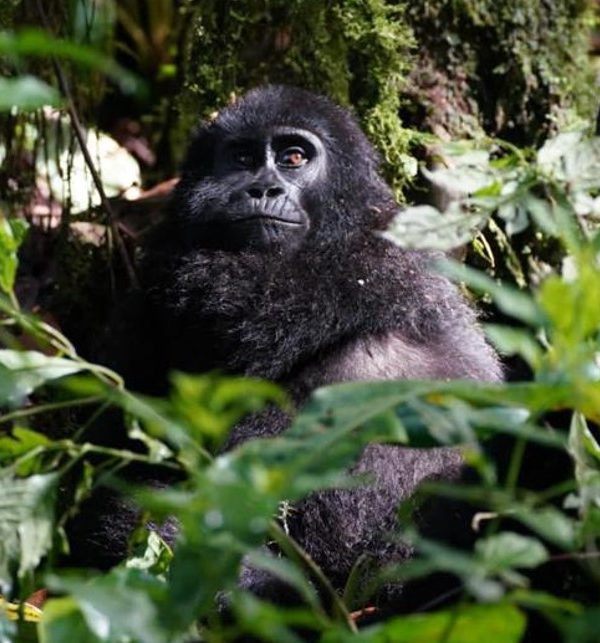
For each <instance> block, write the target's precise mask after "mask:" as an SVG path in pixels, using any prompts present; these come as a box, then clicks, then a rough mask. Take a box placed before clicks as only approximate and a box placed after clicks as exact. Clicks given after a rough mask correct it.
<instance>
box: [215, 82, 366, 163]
mask: <svg viewBox="0 0 600 643" xmlns="http://www.w3.org/2000/svg"><path fill="white" fill-rule="evenodd" d="M213 125H214V126H215V128H216V129H219V130H220V131H221V132H222V133H223V134H225V135H240V134H241V135H244V136H245V135H246V134H247V133H251V134H252V135H253V136H257V134H259V135H263V136H264V135H266V134H268V132H269V131H270V130H272V129H273V128H274V127H281V128H284V127H290V128H298V129H303V130H307V131H309V132H311V133H313V134H314V135H315V136H318V137H319V138H320V139H321V140H322V141H323V142H325V143H328V142H329V143H332V144H335V143H340V144H342V145H343V144H345V143H347V142H348V141H351V142H352V144H353V145H354V146H360V147H364V148H365V149H368V150H372V148H371V145H370V144H369V142H368V141H367V139H366V137H365V136H364V134H363V132H362V130H361V129H360V127H359V126H358V124H357V123H356V121H355V119H354V117H353V116H352V115H351V114H350V113H349V112H348V111H347V110H345V109H342V108H340V107H338V106H337V105H335V104H334V103H332V102H331V101H330V100H329V99H327V98H325V97H324V96H319V95H317V94H313V93H311V92H308V91H306V90H303V89H299V88H296V87H286V86H282V85H270V86H267V87H263V88H260V89H256V90H252V91H250V92H248V93H247V94H245V95H244V96H243V97H241V98H240V99H238V100H237V101H236V102H235V103H233V104H232V105H230V106H228V107H226V108H225V109H223V110H222V111H221V112H220V113H219V115H218V116H217V118H216V120H215V121H214V123H213Z"/></svg>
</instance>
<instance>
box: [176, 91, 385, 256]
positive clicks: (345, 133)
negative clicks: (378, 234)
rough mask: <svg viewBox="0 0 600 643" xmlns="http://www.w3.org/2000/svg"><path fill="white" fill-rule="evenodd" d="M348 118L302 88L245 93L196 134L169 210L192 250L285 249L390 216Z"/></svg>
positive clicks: (369, 156)
mask: <svg viewBox="0 0 600 643" xmlns="http://www.w3.org/2000/svg"><path fill="white" fill-rule="evenodd" d="M378 165H379V157H378V155H377V153H376V152H375V151H374V149H373V147H372V146H371V144H370V143H369V141H368V140H367V138H366V137H365V135H364V134H363V133H362V131H361V129H360V127H359V126H358V124H357V122H356V120H355V119H354V117H353V116H352V115H351V114H350V113H349V112H347V111H346V110H344V109H342V108H340V107H337V106H336V105H334V104H333V103H331V102H330V101H329V100H327V99H326V98H323V97H322V96H318V95H315V94H312V93H310V92H308V91H305V90H301V89H297V88H292V87H283V86H268V87H262V88H258V89H255V90H252V91H250V92H249V93H248V94H246V95H245V96H243V97H242V98H240V99H239V100H237V101H236V102H235V103H234V104H233V105H231V106H229V107H227V108H226V109H224V110H222V111H221V112H220V113H219V115H218V116H217V118H216V119H215V120H214V121H212V122H210V123H207V124H205V125H204V126H203V127H201V128H200V130H199V131H198V133H197V134H196V136H195V138H194V140H193V141H192V144H191V146H190V149H189V151H188V154H187V157H186V160H185V163H184V166H183V173H182V179H181V182H180V184H179V186H178V188H177V190H176V193H175V198H174V201H173V204H174V207H173V213H174V216H175V218H176V220H177V221H178V222H179V223H180V225H181V228H182V229H183V230H185V234H186V235H188V242H189V243H191V244H193V245H194V246H196V247H208V248H219V249H223V250H232V251H236V250H256V251H261V252H262V251H271V250H275V249H277V250H280V251H286V250H290V249H296V248H298V247H300V246H302V245H303V244H304V243H306V242H307V241H308V240H311V242H312V243H318V244H320V243H323V242H331V241H334V242H335V241H336V240H338V239H340V238H342V237H343V236H345V235H348V234H351V233H352V232H353V231H354V230H365V229H374V228H380V227H383V226H384V225H385V223H386V222H387V221H388V220H389V218H390V216H391V215H392V214H393V211H394V209H395V204H394V200H393V197H392V194H391V191H390V189H389V188H388V187H387V185H386V184H385V183H384V181H383V180H382V179H381V177H380V176H379V174H378Z"/></svg>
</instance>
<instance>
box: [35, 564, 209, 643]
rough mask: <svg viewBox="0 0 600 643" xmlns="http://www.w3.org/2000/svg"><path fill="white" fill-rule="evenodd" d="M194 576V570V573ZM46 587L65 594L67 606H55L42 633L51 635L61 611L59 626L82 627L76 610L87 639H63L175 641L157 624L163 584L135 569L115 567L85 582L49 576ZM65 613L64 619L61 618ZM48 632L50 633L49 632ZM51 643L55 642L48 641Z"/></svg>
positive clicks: (73, 578) (164, 590) (64, 604)
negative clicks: (87, 636)
mask: <svg viewBox="0 0 600 643" xmlns="http://www.w3.org/2000/svg"><path fill="white" fill-rule="evenodd" d="M196 573H197V570H196ZM48 587H49V588H50V589H51V590H54V591H60V592H68V593H69V594H70V595H71V596H70V598H69V599H67V600H68V601H69V602H68V603H61V604H60V605H59V607H60V608H61V609H60V610H57V608H56V607H55V608H54V609H53V613H51V616H50V618H49V619H48V620H46V619H44V620H43V621H42V623H43V626H42V627H43V631H44V633H45V635H46V634H48V633H51V628H52V626H53V624H54V625H56V622H57V621H58V620H59V619H58V618H56V612H57V611H58V612H59V615H60V613H61V612H62V614H63V618H62V626H63V627H65V628H67V629H68V628H70V627H73V628H76V627H77V628H80V629H81V628H82V623H81V619H80V618H79V616H77V613H76V609H77V608H78V609H79V612H80V614H81V616H82V617H83V620H84V621H85V626H86V627H87V630H88V631H89V632H91V633H92V637H90V638H79V639H77V638H75V639H72V638H70V637H68V638H63V639H62V641H63V642H64V641H66V640H69V641H70V640H73V641H77V640H81V641H88V640H91V641H95V640H96V639H97V640H99V641H107V642H110V643H113V642H114V643H117V641H123V640H125V641H144V643H164V642H165V641H167V640H168V641H175V640H177V639H175V638H174V637H171V636H170V635H169V632H167V631H165V629H164V627H163V626H162V624H161V623H160V617H159V613H160V609H161V605H164V603H165V600H166V585H165V584H164V583H163V582H162V581H160V580H158V579H157V578H156V577H154V576H152V575H151V574H148V573H146V572H143V571H141V570H138V569H125V568H123V567H116V568H114V569H113V570H111V571H110V572H109V573H107V574H104V575H102V576H97V577H94V578H92V579H89V580H86V579H83V578H78V577H75V576H69V577H68V576H61V577H58V576H50V577H48ZM64 614H66V620H65V619H64ZM49 630H50V632H49ZM50 640H51V641H52V643H53V642H54V641H55V640H56V641H57V643H58V639H50Z"/></svg>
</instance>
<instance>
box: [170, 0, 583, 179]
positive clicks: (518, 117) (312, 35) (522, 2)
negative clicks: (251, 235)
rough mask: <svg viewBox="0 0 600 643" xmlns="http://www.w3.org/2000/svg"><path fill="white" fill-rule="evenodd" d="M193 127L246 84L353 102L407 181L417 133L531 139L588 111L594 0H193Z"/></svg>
mask: <svg viewBox="0 0 600 643" xmlns="http://www.w3.org/2000/svg"><path fill="white" fill-rule="evenodd" d="M187 6H188V9H189V10H190V11H191V19H192V24H193V28H192V29H190V32H189V33H190V42H189V46H188V50H187V55H186V56H185V59H186V60H187V64H186V68H185V74H184V76H185V80H186V82H185V88H184V90H183V94H182V97H181V101H180V109H181V113H182V115H183V116H184V118H183V119H181V122H182V131H185V130H186V129H187V128H188V127H189V123H190V120H193V119H196V118H197V117H198V116H199V115H200V116H202V115H207V114H209V113H210V112H211V111H214V110H215V109H218V107H219V106H220V105H222V104H223V103H224V102H226V101H227V100H229V98H230V96H231V95H232V94H237V93H240V92H242V91H244V90H245V89H247V88H248V87H251V86H253V85H256V84H259V83H264V82H276V83H278V82H283V83H288V84H294V85H299V86H303V87H307V88H310V89H313V90H317V91H320V92H323V93H326V94H328V95H330V96H331V97H333V98H334V99H335V100H337V101H338V102H340V103H343V104H351V105H353V106H354V107H355V108H356V110H357V111H358V113H359V116H360V118H361V119H362V122H363V125H364V127H365V129H366V130H367V132H368V133H369V134H370V136H371V138H373V139H374V140H375V142H376V144H377V145H378V147H379V149H380V150H381V151H382V153H383V155H384V158H385V161H386V164H387V168H388V174H389V178H390V179H391V180H392V181H393V182H394V184H395V185H396V187H399V188H401V187H402V185H403V183H404V181H405V178H406V175H407V170H409V168H410V156H409V152H410V149H411V147H410V146H411V142H412V141H414V140H415V138H418V137H416V135H415V133H414V130H416V131H419V132H432V133H434V134H436V135H438V136H441V137H444V138H445V137H451V136H465V135H467V136H468V135H474V134H477V133H482V132H485V133H488V134H491V135H498V136H501V137H504V138H506V139H508V140H511V141H513V142H516V143H520V144H524V143H525V144H527V143H533V142H536V141H538V140H539V139H540V138H541V137H543V136H544V135H545V134H546V133H547V132H548V131H549V130H550V129H551V128H552V127H554V126H555V125H556V124H557V123H560V122H564V121H565V120H569V119H571V118H572V117H573V115H574V114H576V113H585V112H586V110H589V109H590V108H589V104H590V101H589V98H590V95H591V85H592V83H591V79H590V71H589V70H590V66H589V65H588V64H587V61H586V56H587V49H588V42H589V26H590V24H591V16H592V10H593V2H591V0H507V1H506V2H503V3H498V2H495V1H494V0H423V1H422V2H416V3H415V2H410V1H409V0H397V1H396V2H391V1H389V0H330V1H329V2H322V1H321V0H202V1H200V0H191V2H189V3H188V4H187Z"/></svg>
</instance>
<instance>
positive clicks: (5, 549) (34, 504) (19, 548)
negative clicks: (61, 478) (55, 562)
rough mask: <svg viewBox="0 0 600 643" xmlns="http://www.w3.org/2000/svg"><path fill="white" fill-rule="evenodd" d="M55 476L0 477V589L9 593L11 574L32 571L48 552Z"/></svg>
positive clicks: (20, 574)
mask: <svg viewBox="0 0 600 643" xmlns="http://www.w3.org/2000/svg"><path fill="white" fill-rule="evenodd" d="M57 483H58V476H57V475H56V474H45V475H35V476H31V477H29V478H12V477H9V476H7V475H6V474H5V475H4V476H3V477H0V498H2V503H1V504H0V587H1V588H2V591H3V592H7V591H8V590H10V588H11V586H12V577H13V574H14V573H15V572H16V574H17V575H18V576H19V577H23V576H24V575H25V574H26V573H27V572H30V571H33V570H34V569H35V568H36V567H37V566H38V564H39V563H40V560H41V559H42V557H43V556H44V555H45V554H46V553H47V552H48V551H49V550H50V547H51V545H52V536H53V533H54V523H53V520H54V502H55V496H56V491H57Z"/></svg>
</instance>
